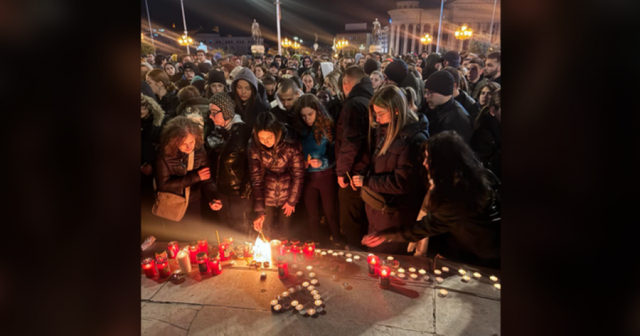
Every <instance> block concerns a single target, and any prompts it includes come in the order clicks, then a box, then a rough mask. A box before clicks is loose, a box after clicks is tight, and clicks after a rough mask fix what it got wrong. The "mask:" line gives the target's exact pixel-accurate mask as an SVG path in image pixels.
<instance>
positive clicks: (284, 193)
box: [248, 111, 305, 236]
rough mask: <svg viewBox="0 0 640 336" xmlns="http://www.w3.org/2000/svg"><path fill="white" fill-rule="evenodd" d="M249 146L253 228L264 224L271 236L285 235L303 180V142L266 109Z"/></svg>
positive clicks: (256, 228)
mask: <svg viewBox="0 0 640 336" xmlns="http://www.w3.org/2000/svg"><path fill="white" fill-rule="evenodd" d="M248 148H249V175H250V177H251V187H252V189H253V197H254V198H253V210H254V211H255V212H256V213H257V215H258V217H257V218H256V219H255V220H254V222H253V227H254V229H255V230H256V231H262V229H263V227H264V228H265V229H266V230H267V232H268V235H270V236H274V234H276V233H277V235H278V236H288V232H287V231H288V229H289V223H290V222H291V214H292V213H293V212H295V209H296V204H297V203H298V201H299V200H300V195H301V194H302V185H303V183H304V170H305V169H304V158H303V155H302V145H301V144H300V141H298V140H297V139H295V131H294V130H292V129H287V128H286V126H284V125H283V124H282V123H280V122H279V121H278V119H277V118H276V117H275V115H273V113H271V112H269V111H266V112H263V113H260V114H259V115H258V117H257V118H256V122H255V125H254V127H253V136H252V138H251V139H250V140H249V145H248ZM276 223H277V224H276ZM274 226H277V227H278V229H277V232H275V230H274V229H275V227H274Z"/></svg>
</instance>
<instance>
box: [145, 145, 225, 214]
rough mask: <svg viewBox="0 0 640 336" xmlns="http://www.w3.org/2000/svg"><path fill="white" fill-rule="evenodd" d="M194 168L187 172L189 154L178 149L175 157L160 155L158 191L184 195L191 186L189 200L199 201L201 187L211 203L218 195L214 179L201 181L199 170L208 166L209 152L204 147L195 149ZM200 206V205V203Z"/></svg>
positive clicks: (157, 169) (157, 174) (157, 164)
mask: <svg viewBox="0 0 640 336" xmlns="http://www.w3.org/2000/svg"><path fill="white" fill-rule="evenodd" d="M194 155H195V156H194V158H193V170H190V171H188V172H187V165H188V164H189V155H187V154H185V153H183V152H181V151H179V150H178V153H177V154H176V155H175V156H174V157H168V156H166V155H163V154H161V155H158V160H157V163H156V185H157V190H158V191H165V192H170V193H173V194H176V195H180V196H184V191H185V189H186V188H187V187H191V191H190V196H189V202H190V203H191V202H199V201H200V192H201V189H202V191H204V193H205V197H206V198H207V201H208V202H209V203H211V201H213V199H214V198H215V196H216V193H217V191H216V185H215V184H214V182H213V179H211V178H209V179H208V180H205V181H201V180H200V176H199V175H198V170H200V169H201V168H205V167H208V162H207V154H206V153H205V150H204V148H199V149H196V150H195V153H194ZM198 206H199V205H198Z"/></svg>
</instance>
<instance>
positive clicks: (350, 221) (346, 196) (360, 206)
mask: <svg viewBox="0 0 640 336" xmlns="http://www.w3.org/2000/svg"><path fill="white" fill-rule="evenodd" d="M338 199H339V201H340V227H341V228H342V232H344V234H345V236H346V238H347V245H349V249H351V250H360V251H367V248H366V246H363V245H362V244H361V242H362V237H364V236H365V235H366V234H367V230H368V228H369V222H368V221H367V214H366V213H365V210H364V201H363V200H362V198H360V189H358V190H353V189H352V188H351V186H348V187H346V188H340V189H339V190H338Z"/></svg>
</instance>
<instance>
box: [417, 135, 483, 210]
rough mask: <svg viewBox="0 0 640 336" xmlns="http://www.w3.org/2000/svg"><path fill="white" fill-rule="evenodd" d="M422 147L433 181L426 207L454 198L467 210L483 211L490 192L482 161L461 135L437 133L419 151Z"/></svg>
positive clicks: (454, 200) (451, 200)
mask: <svg viewBox="0 0 640 336" xmlns="http://www.w3.org/2000/svg"><path fill="white" fill-rule="evenodd" d="M425 151H426V152H427V153H428V155H429V158H428V164H429V175H430V176H431V179H432V180H433V183H434V184H435V187H434V189H433V191H432V192H431V201H430V203H429V209H430V210H433V209H435V208H437V207H438V206H440V205H442V204H443V203H449V202H453V203H459V204H461V205H463V206H464V207H465V208H466V209H467V210H468V211H477V212H482V210H484V209H485V207H486V206H487V205H488V203H489V201H490V197H491V196H492V193H493V192H492V190H491V186H490V183H489V180H488V179H487V176H486V174H485V170H484V168H483V167H482V163H480V161H478V160H477V159H476V157H475V155H474V154H473V151H472V150H471V148H470V147H469V145H467V143H466V142H465V141H464V140H463V139H462V137H461V136H460V135H458V133H456V132H455V131H445V132H441V133H438V134H437V135H435V136H433V137H431V138H429V140H427V141H425V142H424V143H423V144H422V151H421V152H422V153H424V152H425ZM423 155H424V154H423Z"/></svg>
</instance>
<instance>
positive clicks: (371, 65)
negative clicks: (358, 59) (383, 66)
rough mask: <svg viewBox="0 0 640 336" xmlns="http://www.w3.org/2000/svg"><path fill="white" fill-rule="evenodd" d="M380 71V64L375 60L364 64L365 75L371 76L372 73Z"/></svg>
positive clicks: (371, 59)
mask: <svg viewBox="0 0 640 336" xmlns="http://www.w3.org/2000/svg"><path fill="white" fill-rule="evenodd" d="M376 70H380V63H379V62H378V61H376V60H375V59H373V58H370V59H368V60H367V61H366V62H364V73H366V74H367V75H370V74H371V73H372V72H374V71H376Z"/></svg>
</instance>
